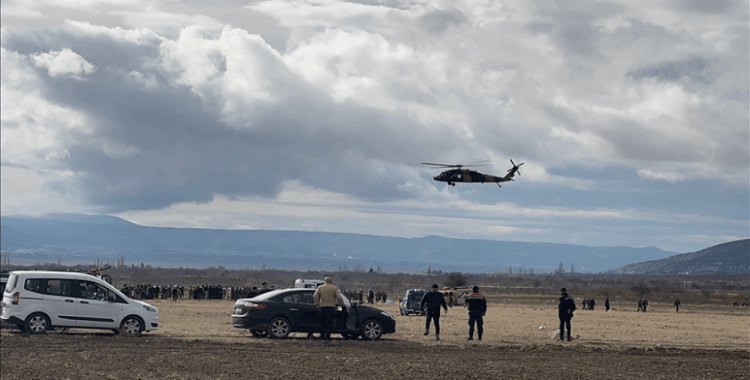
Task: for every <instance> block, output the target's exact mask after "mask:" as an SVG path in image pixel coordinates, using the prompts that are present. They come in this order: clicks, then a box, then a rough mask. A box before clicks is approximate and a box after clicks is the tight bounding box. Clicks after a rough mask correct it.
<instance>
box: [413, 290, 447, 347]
mask: <svg viewBox="0 0 750 380" xmlns="http://www.w3.org/2000/svg"><path fill="white" fill-rule="evenodd" d="M441 307H442V308H443V309H445V312H446V313H447V312H448V305H446V304H445V298H444V297H443V293H440V292H438V286H437V284H433V285H432V289H430V291H429V292H427V293H425V294H424V296H422V303H421V304H420V306H419V308H420V309H421V310H425V309H426V310H427V313H426V314H427V321H426V322H425V325H424V335H429V334H430V321H431V320H433V319H434V320H435V340H440V308H441Z"/></svg>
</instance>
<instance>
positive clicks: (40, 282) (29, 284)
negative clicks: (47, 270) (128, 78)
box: [23, 278, 44, 294]
mask: <svg viewBox="0 0 750 380" xmlns="http://www.w3.org/2000/svg"><path fill="white" fill-rule="evenodd" d="M23 288H24V289H26V290H28V291H30V292H33V293H39V294H44V279H41V278H29V279H27V280H26V283H25V284H24V285H23Z"/></svg>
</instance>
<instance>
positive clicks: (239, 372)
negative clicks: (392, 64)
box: [0, 297, 750, 380]
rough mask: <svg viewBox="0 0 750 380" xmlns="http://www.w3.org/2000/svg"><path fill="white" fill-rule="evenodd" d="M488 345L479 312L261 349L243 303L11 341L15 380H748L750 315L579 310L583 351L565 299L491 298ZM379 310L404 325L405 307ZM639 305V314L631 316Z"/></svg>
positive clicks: (184, 307)
mask: <svg viewBox="0 0 750 380" xmlns="http://www.w3.org/2000/svg"><path fill="white" fill-rule="evenodd" d="M489 301H490V308H489V310H488V313H487V318H486V321H485V335H484V340H483V341H481V342H479V341H476V340H475V341H471V342H467V341H466V336H467V330H468V328H467V327H468V326H467V324H466V322H467V313H466V311H465V310H463V309H462V308H457V307H454V308H452V309H450V310H449V312H448V314H447V315H444V316H443V318H442V319H441V327H442V331H441V340H440V341H435V340H434V329H433V331H432V332H433V334H431V335H429V336H423V335H422V332H423V331H424V319H423V318H422V317H419V316H410V317H405V316H397V317H396V319H397V331H396V333H395V334H391V335H386V336H385V337H384V338H383V339H382V340H380V341H375V342H368V341H363V340H356V341H349V340H343V339H334V341H333V342H331V343H324V342H321V341H318V340H308V339H306V337H305V336H304V335H294V334H293V335H292V336H291V337H290V338H288V339H285V340H272V339H267V338H262V339H258V338H253V337H252V336H251V335H250V334H249V333H248V332H247V331H244V330H241V329H236V328H234V327H232V325H231V318H230V317H229V315H230V313H231V309H232V305H233V302H231V301H180V302H177V303H171V302H169V301H159V300H157V301H152V302H151V303H152V304H154V305H155V306H157V307H158V308H159V318H160V324H161V326H162V327H160V329H159V330H157V331H155V332H151V333H147V334H144V335H143V336H142V337H140V338H135V339H129V338H123V337H119V336H115V335H114V334H112V333H111V332H106V331H92V330H77V329H73V330H70V331H68V332H65V333H47V334H44V335H38V336H29V335H25V334H20V333H18V332H16V331H14V330H3V331H2V332H0V337H1V338H2V342H1V345H0V354H1V359H2V361H1V363H0V364H1V367H0V371H1V372H0V377H2V379H3V380H6V379H7V380H10V379H282V378H283V379H395V378H417V379H552V378H554V379H638V378H645V379H747V378H750V330H749V327H750V326H749V324H750V318H748V314H747V313H748V310H747V308H745V309H742V308H732V307H721V308H709V307H693V308H691V307H690V306H689V305H683V309H682V310H681V311H680V313H679V314H678V313H675V311H674V309H673V308H672V307H668V306H666V305H654V306H655V307H654V308H652V309H651V310H650V311H649V312H648V313H636V312H634V311H632V310H630V309H631V308H628V310H624V309H625V308H619V309H618V308H617V306H615V309H614V310H611V311H609V312H604V311H603V310H595V311H578V312H577V313H576V316H575V318H574V319H573V332H574V335H575V336H576V339H574V340H573V342H565V343H558V341H557V340H555V336H554V332H555V329H556V325H557V320H556V311H555V308H554V307H555V305H556V300H555V299H549V298H531V299H529V298H509V297H505V298H499V297H498V298H497V299H490V300H489ZM375 306H377V307H380V308H383V309H385V310H388V311H390V312H392V313H394V314H398V312H397V311H398V308H397V306H396V305H383V304H376V305H375ZM628 306H630V305H628Z"/></svg>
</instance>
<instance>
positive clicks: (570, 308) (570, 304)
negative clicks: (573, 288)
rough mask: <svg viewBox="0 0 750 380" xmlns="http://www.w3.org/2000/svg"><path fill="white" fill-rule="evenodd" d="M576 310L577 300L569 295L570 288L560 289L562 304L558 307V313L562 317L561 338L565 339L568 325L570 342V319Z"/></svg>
mask: <svg viewBox="0 0 750 380" xmlns="http://www.w3.org/2000/svg"><path fill="white" fill-rule="evenodd" d="M575 310H576V302H575V301H573V298H572V297H571V296H569V295H568V289H565V288H562V289H560V305H558V307H557V315H558V317H560V340H565V338H564V333H565V327H566V326H567V327H568V342H570V319H571V318H573V312H574V311H575Z"/></svg>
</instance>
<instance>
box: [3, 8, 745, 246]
mask: <svg viewBox="0 0 750 380" xmlns="http://www.w3.org/2000/svg"><path fill="white" fill-rule="evenodd" d="M24 4H28V7H26V8H24V12H25V14H26V15H27V16H28V15H31V16H34V17H36V16H39V15H40V16H41V17H40V18H38V20H37V21H33V22H32V21H31V20H32V19H29V18H27V17H25V16H23V15H21V14H20V13H16V15H6V14H5V12H4V15H3V21H4V24H3V29H2V33H3V34H2V49H3V50H2V51H3V62H2V63H3V65H2V66H3V70H2V99H3V101H2V103H1V104H0V106H1V107H2V152H1V153H2V164H3V165H6V166H7V165H14V167H19V168H27V169H28V170H31V171H33V172H34V173H35V175H37V176H39V181H40V182H41V184H42V185H40V188H43V189H45V191H47V190H48V191H57V192H59V193H60V194H66V195H70V196H72V197H73V198H75V199H80V200H83V201H81V203H82V204H85V205H87V206H90V207H93V208H96V209H98V210H104V211H108V212H135V211H132V210H167V209H169V208H170V207H171V206H173V205H181V207H184V205H188V204H195V205H201V204H210V205H213V204H215V200H216V199H225V200H226V202H227V204H231V202H235V201H236V202H241V201H242V200H246V199H253V200H255V201H256V202H259V203H262V202H271V204H273V202H281V203H283V201H280V200H281V199H286V197H290V196H291V195H290V194H291V193H290V191H289V188H288V186H289V185H288V184H289V183H294V184H297V185H296V186H297V187H299V188H300V189H304V190H299V191H298V193H296V194H295V196H296V197H298V199H299V205H303V204H305V199H306V197H311V198H312V199H318V198H317V197H320V196H323V197H324V198H326V199H328V200H329V201H331V202H345V203H346V204H353V203H357V202H365V203H368V204H369V203H372V204H374V205H383V206H384V207H386V206H390V205H391V204H396V203H398V202H405V204H409V203H411V202H414V201H415V200H426V201H430V202H435V203H434V204H435V205H438V206H435V207H434V208H426V210H427V212H430V213H432V215H440V216H441V217H442V218H445V219H443V221H444V222H445V223H444V225H448V224H449V222H448V221H447V220H448V219H449V218H455V217H456V216H455V215H452V214H451V210H450V207H457V208H458V209H460V210H462V211H464V212H470V213H474V212H476V213H481V211H480V210H479V208H478V209H477V210H469V209H471V208H470V207H469V208H468V209H465V208H462V207H463V206H461V207H459V204H458V203H451V202H459V201H460V200H464V201H467V202H470V203H472V204H476V205H484V206H487V208H488V209H490V210H494V211H496V212H497V213H499V214H501V215H502V214H503V213H508V214H513V215H517V216H519V217H523V218H529V220H533V222H529V224H524V225H518V224H513V223H511V222H509V221H508V220H505V219H502V220H497V221H496V222H495V224H494V225H495V230H497V231H510V230H511V229H513V228H521V229H525V230H527V231H547V230H549V229H550V228H553V227H550V225H548V224H544V222H543V221H544V220H545V218H550V219H552V218H560V219H557V220H561V219H565V218H566V217H568V218H571V219H574V218H576V217H580V218H582V219H595V220H605V219H612V220H618V221H619V220H622V218H624V219H627V220H631V219H629V217H628V215H630V214H629V213H628V212H627V210H628V207H627V206H626V205H625V203H626V201H625V200H622V201H620V200H619V198H618V197H616V196H615V195H612V194H619V193H621V192H622V191H627V192H628V194H629V196H630V198H633V197H632V194H653V193H655V192H658V191H659V189H662V187H661V186H666V184H669V185H675V186H674V187H676V188H679V189H680V190H682V189H686V188H683V187H682V186H681V185H685V184H687V185H688V186H692V187H691V189H698V188H705V189H708V190H706V191H709V190H710V191H716V192H722V191H729V192H730V193H732V194H733V196H734V194H736V193H737V192H738V191H739V192H742V191H743V189H746V188H747V183H748V167H750V163H749V162H748V161H750V154H749V153H748V149H750V148H748V147H749V145H748V140H749V136H748V134H750V132H749V131H748V129H747V125H748V114H747V101H748V71H747V70H746V68H747V67H748V53H747V51H748V48H747V47H748V46H749V45H748V39H749V37H748V35H749V34H750V33H748V26H747V21H746V14H747V12H744V13H743V12H739V11H737V9H746V8H747V4H746V3H745V2H743V3H737V2H730V1H726V2H721V3H717V5H716V6H713V7H709V8H706V7H704V6H703V5H701V4H698V3H694V2H690V3H674V2H666V3H653V2H644V1H640V2H638V1H636V2H625V1H621V2H617V1H615V2H606V3H602V2H597V1H585V0H584V1H578V2H573V3H570V4H565V5H559V4H555V3H544V2H536V3H535V2H515V1H507V2H496V3H493V4H490V5H481V6H478V5H476V4H474V3H471V2H463V3H461V2H459V3H456V2H453V3H435V2H395V1H360V2H346V1H297V0H287V1H258V2H251V3H248V4H237V3H235V2H228V1H222V2H217V3H215V4H213V3H212V5H211V6H208V5H205V4H203V3H201V2H195V1H182V2H178V3H175V2H169V1H167V2H147V3H144V2H138V1H136V2H127V3H115V2H97V3H92V2H88V1H83V2H80V1H79V2H76V1H70V2H62V3H55V2H34V3H24ZM3 7H4V8H3V9H4V10H5V8H6V3H4V4H3ZM35 12H36V13H35ZM45 23H46V24H45ZM40 24H42V25H44V26H43V27H39V25H40ZM484 159H489V160H490V161H491V162H492V163H493V164H494V165H496V167H495V168H490V169H487V172H488V173H489V174H501V173H502V172H503V171H504V170H505V169H506V166H505V165H508V164H509V162H508V160H509V159H513V160H514V161H515V162H526V164H525V166H524V167H523V168H522V171H523V176H520V177H517V181H516V182H515V183H512V184H508V185H507V186H505V185H504V186H503V189H502V192H501V193H499V194H498V193H495V192H490V191H488V190H487V189H489V188H488V187H481V186H463V187H460V188H459V187H457V188H447V187H445V186H444V185H442V184H436V183H435V182H434V181H432V180H431V177H432V176H433V175H434V174H435V173H433V172H432V171H430V170H428V169H426V168H423V167H420V165H419V163H420V162H444V163H456V164H465V163H470V162H476V161H480V160H484ZM498 172H499V173H498ZM613 173H617V174H613ZM727 189H728V190H727ZM737 189H740V190H737ZM493 190H497V188H496V187H493ZM580 193H585V195H582V194H580ZM605 193H606V194H605ZM14 194H15V195H13V196H18V194H16V193H14ZM321 194H324V195H321ZM330 194H336V195H337V196H335V197H331V196H330ZM681 194H683V196H685V197H686V198H685V199H686V200H685V202H689V203H700V202H691V200H696V199H697V200H700V199H701V198H703V197H704V194H702V195H697V194H698V193H697V192H695V191H694V190H692V191H689V190H682V192H681ZM8 196H10V195H8ZM629 196H624V197H621V198H623V199H630V198H629ZM498 197H506V198H507V199H504V198H503V199H504V200H507V202H505V201H498ZM571 198H575V199H578V198H586V201H587V202H588V203H587V206H586V207H572V206H569V205H567V204H566V202H570V199H571ZM332 199H335V200H332ZM633 199H636V198H633ZM732 199H739V197H737V198H732ZM4 200H6V199H5V198H4ZM441 202H442V203H441ZM556 202H557V203H556ZM671 202H676V201H671ZM611 203H616V204H617V205H618V206H617V207H615V206H612V205H611ZM440 204H444V205H449V206H448V207H449V208H447V209H446V208H441V207H440V206H439V205H440ZM521 205H524V206H521ZM532 205H539V207H533V206H532ZM269 207H270V206H269ZM352 207H361V205H352ZM467 207H468V206H467ZM665 207H666V206H665ZM270 208H272V207H270ZM365 208H366V209H367V213H374V212H379V210H378V207H375V206H369V205H368V206H367V207H365ZM574 209H581V210H584V211H583V212H582V213H574V212H572V211H569V210H574ZM289 210H290V211H289V212H290V213H293V212H294V208H289ZM329 211H330V210H329ZM143 212H147V211H143ZM330 212H333V211H330ZM334 214H335V213H334ZM364 214H365V213H364V212H363V214H358V215H357V216H358V217H360V218H361V219H362V220H363V222H362V224H361V226H362V227H361V228H365V227H364V226H365V225H366V223H365V222H364V221H365V220H368V219H367V218H366V217H364V216H363V215H364ZM589 214H592V215H597V216H601V218H598V217H595V216H590V215H589ZM395 215H398V214H397V213H396V214H395ZM264 217H266V215H264ZM288 218H289V219H288V220H286V219H285V220H284V222H285V223H289V225H295V226H296V225H298V224H296V223H297V221H292V216H288ZM479 218H480V219H482V218H484V219H487V217H486V216H481V217H479ZM458 220H463V218H458ZM454 221H455V220H454ZM260 222H262V221H260V220H259V219H258V220H254V221H253V223H260ZM326 222H328V223H335V222H331V221H330V220H328V221H326ZM263 223H265V224H262V225H274V223H273V222H272V221H265V222H263ZM428 224H429V221H424V220H419V221H415V222H414V223H413V224H410V226H409V227H408V229H411V228H413V229H414V230H415V231H416V230H420V228H418V227H416V226H417V225H428ZM237 225H251V224H250V223H249V222H248V223H238V224H237ZM253 225H257V224H253ZM310 225H316V226H318V227H317V228H331V229H334V227H333V226H332V225H331V224H329V225H328V227H326V224H325V223H317V224H315V223H313V224H310ZM337 227H339V226H337ZM340 227H342V228H345V227H346V226H340ZM392 228H394V229H398V227H397V226H393V227H392ZM405 228H406V227H405ZM570 229H573V227H570ZM529 233H530V234H531V233H532V232H529ZM566 233H568V234H570V236H573V235H576V236H582V235H581V234H573V233H572V231H566Z"/></svg>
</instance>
